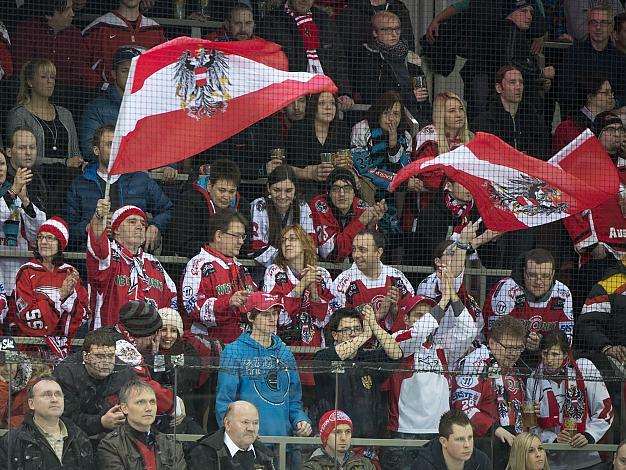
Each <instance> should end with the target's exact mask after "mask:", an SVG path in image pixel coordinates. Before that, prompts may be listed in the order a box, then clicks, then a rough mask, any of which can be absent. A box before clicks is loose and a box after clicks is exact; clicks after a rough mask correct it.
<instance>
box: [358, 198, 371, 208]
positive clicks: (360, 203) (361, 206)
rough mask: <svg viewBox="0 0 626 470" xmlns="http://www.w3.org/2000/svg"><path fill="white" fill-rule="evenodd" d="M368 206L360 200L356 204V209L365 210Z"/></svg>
mask: <svg viewBox="0 0 626 470" xmlns="http://www.w3.org/2000/svg"><path fill="white" fill-rule="evenodd" d="M369 206H370V205H369V204H368V203H367V202H365V201H364V200H362V199H359V200H358V201H357V203H356V207H357V209H367V208H368V207H369Z"/></svg>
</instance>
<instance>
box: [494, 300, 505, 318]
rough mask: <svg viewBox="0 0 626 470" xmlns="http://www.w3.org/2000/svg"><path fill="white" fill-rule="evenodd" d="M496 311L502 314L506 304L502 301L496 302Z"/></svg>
mask: <svg viewBox="0 0 626 470" xmlns="http://www.w3.org/2000/svg"><path fill="white" fill-rule="evenodd" d="M496 313H499V314H500V315H504V314H505V313H506V304H505V303H504V302H502V301H500V302H498V303H497V304H496Z"/></svg>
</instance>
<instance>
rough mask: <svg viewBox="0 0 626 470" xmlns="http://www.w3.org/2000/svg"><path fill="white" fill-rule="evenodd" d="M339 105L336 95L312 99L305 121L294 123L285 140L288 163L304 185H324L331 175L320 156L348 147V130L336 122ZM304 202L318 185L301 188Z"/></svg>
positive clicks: (330, 164) (317, 189)
mask: <svg viewBox="0 0 626 470" xmlns="http://www.w3.org/2000/svg"><path fill="white" fill-rule="evenodd" d="M338 109H339V103H338V101H337V98H336V97H335V95H333V94H332V93H329V92H326V91H325V92H322V93H320V94H318V95H313V96H312V97H311V99H310V100H309V103H308V104H307V107H306V117H305V118H304V119H303V120H301V121H296V122H295V123H294V124H293V126H292V128H291V129H290V130H289V137H288V139H287V145H286V150H287V163H289V165H292V166H293V169H294V171H295V173H296V177H297V178H298V179H300V180H304V181H307V182H308V181H312V182H323V181H326V178H327V177H328V175H329V174H330V172H331V171H333V164H332V163H331V162H330V161H327V162H322V161H321V157H320V154H322V153H335V152H337V151H338V150H342V149H347V148H349V147H350V133H349V131H348V128H347V127H346V125H345V124H344V123H343V121H340V120H339V115H338V113H337V110H338ZM334 163H335V165H336V166H348V165H351V164H352V162H351V161H346V162H344V161H335V162H334ZM303 189H304V193H305V197H306V199H307V200H308V199H310V198H312V197H313V196H315V195H316V194H318V193H319V189H320V186H319V185H318V184H317V183H307V184H305V186H304V188H303Z"/></svg>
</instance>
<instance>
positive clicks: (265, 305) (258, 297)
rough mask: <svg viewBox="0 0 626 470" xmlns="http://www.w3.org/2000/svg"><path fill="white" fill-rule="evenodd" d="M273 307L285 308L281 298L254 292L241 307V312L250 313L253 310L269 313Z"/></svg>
mask: <svg viewBox="0 0 626 470" xmlns="http://www.w3.org/2000/svg"><path fill="white" fill-rule="evenodd" d="M272 307H283V302H282V300H281V298H280V297H279V296H277V295H272V294H268V293H267V292H253V293H252V295H250V297H248V298H247V299H246V304H245V305H244V306H243V307H241V310H242V312H243V313H250V312H252V311H253V310H258V311H259V312H267V311H268V310H269V309H270V308H272Z"/></svg>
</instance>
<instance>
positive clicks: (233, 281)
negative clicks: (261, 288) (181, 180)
mask: <svg viewBox="0 0 626 470" xmlns="http://www.w3.org/2000/svg"><path fill="white" fill-rule="evenodd" d="M247 226H248V221H247V220H246V219H245V217H244V216H243V215H241V214H240V213H239V212H237V211H236V210H234V209H222V210H219V211H217V212H216V213H215V214H214V215H213V216H212V217H211V218H210V219H209V228H208V242H207V243H206V244H205V245H204V247H203V248H202V249H201V250H200V253H199V254H197V255H196V256H194V257H193V258H192V259H191V260H189V262H188V263H187V268H186V270H185V277H184V279H183V285H182V294H183V295H182V299H183V306H184V309H185V312H187V315H188V316H189V319H190V320H191V321H192V322H193V324H192V326H191V332H192V333H194V334H200V335H208V336H210V337H212V338H216V339H218V340H220V341H221V342H222V343H223V344H229V343H231V342H232V341H234V340H235V339H237V337H238V336H239V335H240V334H241V332H242V330H244V329H245V326H244V325H242V323H241V317H240V313H239V310H240V308H241V307H244V306H245V305H246V299H247V298H248V296H250V294H251V293H252V292H253V291H256V290H257V286H256V285H255V284H254V281H253V280H252V278H251V277H250V274H249V273H248V270H247V269H246V268H245V267H244V266H242V265H241V263H239V261H237V256H238V255H239V250H240V249H241V247H242V246H243V243H244V241H245V239H246V227H247Z"/></svg>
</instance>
